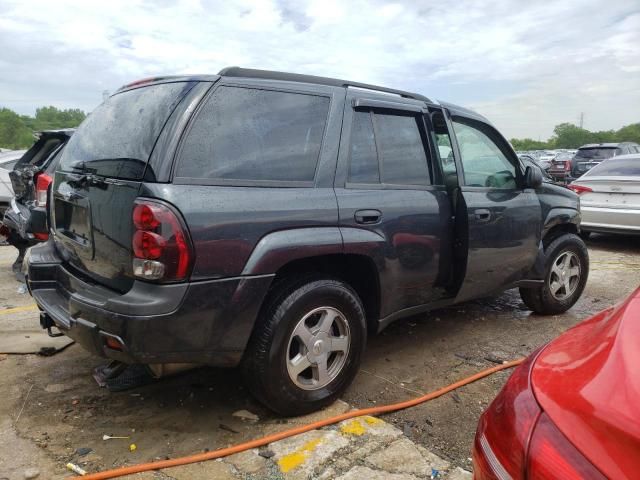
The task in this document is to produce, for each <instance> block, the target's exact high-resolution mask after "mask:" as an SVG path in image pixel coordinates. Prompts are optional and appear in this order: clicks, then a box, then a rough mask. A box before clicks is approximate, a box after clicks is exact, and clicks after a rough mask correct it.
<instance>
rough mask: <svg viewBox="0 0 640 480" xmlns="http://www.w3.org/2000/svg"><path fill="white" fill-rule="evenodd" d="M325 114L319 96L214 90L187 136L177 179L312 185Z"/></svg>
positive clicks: (323, 101)
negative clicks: (285, 182) (310, 183)
mask: <svg viewBox="0 0 640 480" xmlns="http://www.w3.org/2000/svg"><path fill="white" fill-rule="evenodd" d="M328 111H329V98H328V97H324V96H319V95H309V94H302V93H291V92H281V91H275V90H260V89H255V88H242V87H227V86H222V87H219V88H218V89H217V90H216V91H215V92H214V94H213V95H211V96H210V97H209V98H208V99H207V101H206V104H205V105H204V106H203V107H202V109H201V111H200V112H199V113H198V116H197V118H196V119H195V121H194V123H193V124H192V125H191V127H190V129H189V130H188V132H187V134H186V137H185V139H184V143H183V147H182V151H181V154H180V161H179V163H178V167H177V171H176V175H177V176H178V177H187V178H196V179H203V178H204V179H219V180H223V181H224V180H239V181H250V182H254V181H258V182H260V181H295V182H311V181H313V179H314V177H315V172H316V166H317V163H318V157H319V154H320V146H321V143H322V137H323V134H324V129H325V124H326V122H327V114H328Z"/></svg>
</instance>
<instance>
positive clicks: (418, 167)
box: [374, 113, 431, 185]
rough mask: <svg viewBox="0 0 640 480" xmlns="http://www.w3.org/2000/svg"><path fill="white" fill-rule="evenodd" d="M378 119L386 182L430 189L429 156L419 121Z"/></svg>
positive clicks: (390, 117)
mask: <svg viewBox="0 0 640 480" xmlns="http://www.w3.org/2000/svg"><path fill="white" fill-rule="evenodd" d="M374 118H375V121H376V134H377V136H378V140H379V145H380V150H381V152H380V153H381V156H382V182H383V183H391V184H398V185H429V184H430V183H431V182H430V179H429V171H428V169H427V153H426V151H425V149H424V143H423V139H422V135H421V134H420V127H419V125H418V121H419V120H418V118H417V117H416V116H413V115H387V114H377V113H376V114H375V116H374Z"/></svg>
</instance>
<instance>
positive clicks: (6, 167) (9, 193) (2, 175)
mask: <svg viewBox="0 0 640 480" xmlns="http://www.w3.org/2000/svg"><path fill="white" fill-rule="evenodd" d="M24 152H25V150H15V151H12V152H2V153H0V221H2V216H3V214H4V211H5V210H6V209H7V208H9V204H10V203H11V199H12V198H13V187H12V186H11V179H10V178H9V172H10V171H11V170H13V166H14V165H15V164H16V162H17V161H18V160H19V159H20V157H22V155H24Z"/></svg>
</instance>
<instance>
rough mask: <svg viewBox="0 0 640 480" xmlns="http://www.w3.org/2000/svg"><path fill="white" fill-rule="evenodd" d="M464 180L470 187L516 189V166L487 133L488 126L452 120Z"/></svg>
mask: <svg viewBox="0 0 640 480" xmlns="http://www.w3.org/2000/svg"><path fill="white" fill-rule="evenodd" d="M453 130H454V132H455V134H456V139H457V141H458V147H459V149H460V157H461V160H462V168H463V169H464V176H465V184H466V185H467V186H469V187H490V188H502V189H515V188H516V187H517V184H516V167H515V165H513V164H512V163H511V162H510V161H509V159H508V158H507V156H506V155H505V154H504V153H503V152H502V150H500V147H498V145H497V144H496V142H495V141H494V140H493V139H491V137H490V134H491V132H490V129H489V128H486V129H482V130H481V129H480V127H476V126H473V125H471V122H470V123H462V122H460V121H457V120H454V121H453Z"/></svg>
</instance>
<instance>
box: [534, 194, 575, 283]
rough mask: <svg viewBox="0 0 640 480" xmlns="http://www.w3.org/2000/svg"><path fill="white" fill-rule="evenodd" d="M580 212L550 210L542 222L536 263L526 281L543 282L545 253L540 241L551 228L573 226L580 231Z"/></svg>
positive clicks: (565, 209) (568, 209)
mask: <svg viewBox="0 0 640 480" xmlns="http://www.w3.org/2000/svg"><path fill="white" fill-rule="evenodd" d="M580 220H581V216H580V211H579V210H576V209H575V208H567V207H558V208H552V209H551V210H549V213H548V214H547V218H546V219H545V221H544V225H543V227H542V236H541V240H540V245H538V254H537V255H536V261H535V263H534V265H533V267H532V268H531V270H530V271H529V274H528V275H527V277H526V279H527V280H543V279H544V275H545V268H544V267H545V253H544V245H543V243H542V240H544V237H545V236H546V235H547V233H549V232H550V231H551V230H552V229H553V228H555V227H558V226H560V225H575V227H576V228H577V229H578V230H579V229H580Z"/></svg>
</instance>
